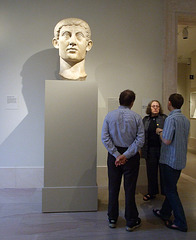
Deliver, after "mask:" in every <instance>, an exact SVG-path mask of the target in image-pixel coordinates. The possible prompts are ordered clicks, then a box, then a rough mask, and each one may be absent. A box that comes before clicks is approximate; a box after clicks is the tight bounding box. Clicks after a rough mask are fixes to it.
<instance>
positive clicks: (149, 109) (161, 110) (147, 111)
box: [146, 100, 163, 115]
mask: <svg viewBox="0 0 196 240" xmlns="http://www.w3.org/2000/svg"><path fill="white" fill-rule="evenodd" d="M153 102H157V103H158V104H159V114H160V115H162V114H163V109H162V106H161V104H160V102H159V101H158V100H152V101H151V102H149V104H148V106H147V108H146V114H148V115H151V113H152V111H151V105H152V103H153Z"/></svg>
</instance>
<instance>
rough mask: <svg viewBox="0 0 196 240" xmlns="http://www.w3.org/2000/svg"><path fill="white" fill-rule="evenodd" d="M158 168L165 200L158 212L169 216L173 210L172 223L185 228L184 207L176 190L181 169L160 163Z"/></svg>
mask: <svg viewBox="0 0 196 240" xmlns="http://www.w3.org/2000/svg"><path fill="white" fill-rule="evenodd" d="M160 169H161V176H162V180H163V186H164V191H165V200H164V202H163V205H162V208H161V210H160V213H161V215H162V216H164V217H166V218H169V217H170V216H171V214H172V211H173V214H174V224H175V225H176V226H178V227H180V228H182V229H187V222H186V217H185V214H184V209H183V206H182V203H181V201H180V198H179V195H178V191H177V182H178V179H179V177H180V174H181V170H176V169H173V168H171V167H170V166H168V165H166V164H160Z"/></svg>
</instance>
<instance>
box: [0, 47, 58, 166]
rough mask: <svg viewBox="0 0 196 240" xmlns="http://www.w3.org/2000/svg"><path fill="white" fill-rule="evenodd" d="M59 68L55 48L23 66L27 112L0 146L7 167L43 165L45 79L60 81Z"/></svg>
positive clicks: (30, 59)
mask: <svg viewBox="0 0 196 240" xmlns="http://www.w3.org/2000/svg"><path fill="white" fill-rule="evenodd" d="M58 69H59V56H58V52H57V51H56V49H47V50H44V51H41V52H39V53H36V54H35V55H33V56H31V57H30V58H29V59H28V60H27V61H26V62H25V64H24V65H23V69H22V71H21V76H22V94H23V97H24V100H25V103H26V106H27V109H28V114H27V116H26V117H25V118H24V119H23V121H21V122H20V124H19V125H18V126H17V127H16V128H15V129H14V131H13V132H12V133H11V134H10V135H9V137H8V138H7V139H6V140H5V141H4V142H3V144H2V145H1V146H0V158H1V159H3V160H4V161H5V166H29V165H30V166H42V165H43V153H44V105H45V104H44V95H45V94H44V91H45V80H50V79H55V80H58V79H59V77H58ZM1 156H2V157H1ZM14 160H16V161H17V162H16V163H13V161H14ZM3 165H4V163H3Z"/></svg>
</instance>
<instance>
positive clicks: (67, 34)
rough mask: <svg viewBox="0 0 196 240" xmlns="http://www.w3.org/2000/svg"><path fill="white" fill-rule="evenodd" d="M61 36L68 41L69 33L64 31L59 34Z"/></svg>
mask: <svg viewBox="0 0 196 240" xmlns="http://www.w3.org/2000/svg"><path fill="white" fill-rule="evenodd" d="M61 36H62V37H64V38H66V39H69V38H70V37H71V33H70V32H68V31H64V32H62V33H61Z"/></svg>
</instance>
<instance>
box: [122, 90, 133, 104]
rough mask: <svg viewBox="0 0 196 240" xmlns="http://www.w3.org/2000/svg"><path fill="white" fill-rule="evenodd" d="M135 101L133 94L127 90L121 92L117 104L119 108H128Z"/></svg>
mask: <svg viewBox="0 0 196 240" xmlns="http://www.w3.org/2000/svg"><path fill="white" fill-rule="evenodd" d="M134 101H135V93H134V92H133V91H131V90H129V89H127V90H124V91H123V92H121V94H120V97H119V103H120V105H121V106H130V105H131V103H133V102H134Z"/></svg>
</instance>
